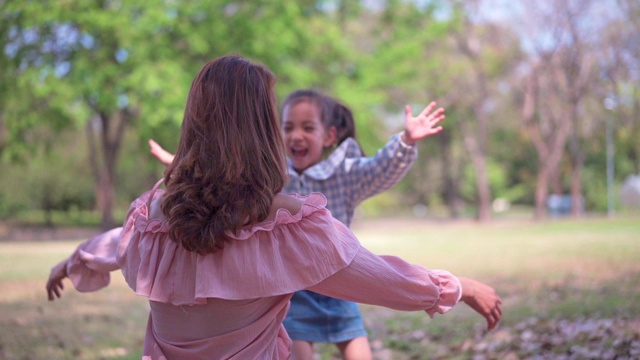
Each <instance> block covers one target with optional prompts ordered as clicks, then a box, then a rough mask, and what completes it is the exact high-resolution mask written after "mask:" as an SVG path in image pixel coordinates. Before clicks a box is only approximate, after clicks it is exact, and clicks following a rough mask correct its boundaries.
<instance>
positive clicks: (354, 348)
mask: <svg viewBox="0 0 640 360" xmlns="http://www.w3.org/2000/svg"><path fill="white" fill-rule="evenodd" d="M336 345H337V346H338V349H340V353H341V354H342V358H343V359H345V360H371V359H372V358H373V355H372V354H371V346H370V345H369V339H368V338H367V337H366V336H361V337H357V338H355V339H351V340H348V341H344V342H341V343H337V344H336Z"/></svg>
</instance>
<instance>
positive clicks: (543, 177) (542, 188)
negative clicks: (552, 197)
mask: <svg viewBox="0 0 640 360" xmlns="http://www.w3.org/2000/svg"><path fill="white" fill-rule="evenodd" d="M538 164H539V166H538V169H539V170H538V176H537V182H536V198H535V207H536V208H535V212H534V217H535V219H536V220H542V219H544V218H545V217H546V216H547V197H548V196H549V172H550V167H549V166H548V165H545V164H544V163H543V162H542V161H539V162H538Z"/></svg>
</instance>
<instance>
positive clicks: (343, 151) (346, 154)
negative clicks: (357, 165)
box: [289, 138, 362, 180]
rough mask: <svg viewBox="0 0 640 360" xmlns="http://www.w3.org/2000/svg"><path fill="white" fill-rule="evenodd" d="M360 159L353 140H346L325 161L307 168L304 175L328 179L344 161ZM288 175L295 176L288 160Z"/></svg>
mask: <svg viewBox="0 0 640 360" xmlns="http://www.w3.org/2000/svg"><path fill="white" fill-rule="evenodd" d="M358 157H362V151H361V150H360V146H359V145H358V142H357V141H356V140H355V139H354V138H346V139H345V140H344V141H343V142H342V143H341V144H340V146H338V147H337V148H336V149H335V150H334V151H333V152H332V153H331V154H330V155H329V156H328V157H327V158H326V159H324V160H322V161H321V162H319V163H317V164H315V165H313V166H311V167H309V168H308V169H307V170H305V171H304V175H306V176H308V177H310V178H313V179H316V180H326V179H328V178H330V177H331V176H332V175H333V174H334V173H335V172H336V170H337V169H338V168H339V167H340V165H341V164H342V163H344V161H345V160H346V159H349V158H358ZM289 174H291V175H297V173H296V171H295V170H294V169H293V166H291V160H289Z"/></svg>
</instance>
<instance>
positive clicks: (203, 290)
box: [118, 194, 360, 305]
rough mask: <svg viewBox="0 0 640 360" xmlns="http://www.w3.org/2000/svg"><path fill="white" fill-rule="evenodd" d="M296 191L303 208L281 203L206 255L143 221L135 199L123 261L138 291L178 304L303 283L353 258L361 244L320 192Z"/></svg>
mask: <svg viewBox="0 0 640 360" xmlns="http://www.w3.org/2000/svg"><path fill="white" fill-rule="evenodd" d="M298 198H300V199H302V201H303V205H302V207H301V210H300V211H299V212H298V213H296V214H291V213H290V212H289V211H288V210H286V209H279V210H278V211H277V213H276V217H275V218H274V220H271V221H265V222H262V223H258V224H255V225H252V226H251V227H247V228H246V229H242V230H240V231H239V232H236V233H235V234H229V235H230V237H231V238H232V241H230V242H228V243H226V244H225V247H224V248H223V249H221V250H219V251H217V252H215V253H212V254H207V255H199V254H197V253H194V252H190V251H187V250H185V249H184V248H182V246H180V245H178V244H177V243H175V242H174V241H172V240H171V239H170V238H169V237H168V235H167V234H166V232H162V231H161V230H162V227H160V228H156V227H152V226H151V225H150V224H149V223H147V224H144V221H143V220H140V219H138V218H139V217H140V216H142V217H143V218H145V217H146V214H145V212H146V210H147V209H146V205H143V206H141V207H133V206H132V208H134V209H136V210H134V211H131V212H130V213H129V216H128V217H127V219H126V221H125V228H124V230H123V233H122V240H121V243H120V245H119V250H118V263H119V265H120V267H121V269H122V271H123V274H124V275H125V278H126V280H127V283H128V284H129V286H130V287H131V288H132V289H133V290H134V291H135V292H136V293H137V294H139V295H142V296H146V297H148V298H149V299H150V300H154V301H160V302H165V303H171V304H174V305H188V304H203V303H206V301H207V300H206V299H207V298H221V299H228V300H238V299H253V298H261V297H269V296H276V295H282V294H287V293H292V292H295V291H298V290H301V289H305V288H307V287H310V286H312V285H315V284H317V283H319V282H321V281H323V280H324V279H326V278H327V277H329V276H331V275H333V274H335V273H336V272H338V271H340V270H342V269H344V268H345V267H346V266H348V265H349V264H350V263H351V261H352V260H353V258H354V257H355V255H356V254H357V253H358V251H359V249H360V244H359V243H358V241H357V239H356V238H355V237H354V236H353V233H351V231H350V230H348V229H347V228H346V227H345V226H344V225H342V224H341V223H339V222H338V221H337V220H335V219H333V217H332V216H331V213H330V212H329V211H328V210H327V209H326V208H325V205H326V199H325V197H324V196H323V195H321V194H312V195H310V196H306V197H301V196H298ZM153 229H156V230H160V231H156V232H154V231H153Z"/></svg>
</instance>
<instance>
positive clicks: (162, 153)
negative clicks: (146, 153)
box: [149, 139, 174, 165]
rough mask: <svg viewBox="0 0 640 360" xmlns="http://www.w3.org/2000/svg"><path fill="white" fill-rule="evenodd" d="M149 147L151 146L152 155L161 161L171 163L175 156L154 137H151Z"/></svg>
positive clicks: (166, 163)
mask: <svg viewBox="0 0 640 360" xmlns="http://www.w3.org/2000/svg"><path fill="white" fill-rule="evenodd" d="M149 147H150V148H151V155H153V156H155V157H156V159H158V160H160V162H161V163H163V164H165V165H169V164H171V162H172V161H173V157H174V155H173V154H172V153H170V152H168V151H167V150H165V149H164V148H162V146H160V144H158V143H157V142H155V141H154V140H153V139H149Z"/></svg>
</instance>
